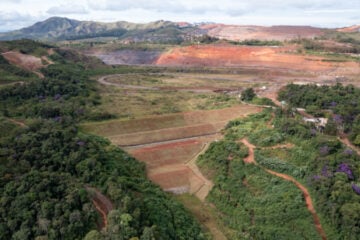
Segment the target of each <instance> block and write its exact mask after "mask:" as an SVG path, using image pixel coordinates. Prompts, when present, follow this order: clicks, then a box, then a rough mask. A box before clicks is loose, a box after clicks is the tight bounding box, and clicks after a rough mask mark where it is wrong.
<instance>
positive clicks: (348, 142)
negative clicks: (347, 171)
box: [338, 137, 360, 155]
mask: <svg viewBox="0 0 360 240" xmlns="http://www.w3.org/2000/svg"><path fill="white" fill-rule="evenodd" d="M338 139H339V141H340V142H342V143H343V144H344V145H346V146H347V147H349V148H351V149H352V150H354V151H355V152H356V153H357V154H358V155H360V149H359V148H358V147H356V146H355V145H353V144H352V143H351V142H350V140H349V139H348V138H347V137H346V138H341V137H338Z"/></svg>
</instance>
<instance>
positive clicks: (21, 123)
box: [7, 118, 28, 128]
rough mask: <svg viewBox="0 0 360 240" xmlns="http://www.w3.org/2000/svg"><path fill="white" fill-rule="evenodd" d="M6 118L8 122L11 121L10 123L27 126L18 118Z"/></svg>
mask: <svg viewBox="0 0 360 240" xmlns="http://www.w3.org/2000/svg"><path fill="white" fill-rule="evenodd" d="M7 120H9V121H10V122H12V123H14V124H16V125H18V126H20V127H22V128H27V127H28V126H27V125H26V124H25V123H23V122H20V121H18V120H15V119H13V118H7Z"/></svg>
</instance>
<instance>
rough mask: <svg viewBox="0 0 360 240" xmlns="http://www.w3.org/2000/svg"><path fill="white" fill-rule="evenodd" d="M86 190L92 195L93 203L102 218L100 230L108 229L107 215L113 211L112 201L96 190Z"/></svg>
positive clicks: (89, 188) (87, 188) (88, 188)
mask: <svg viewBox="0 0 360 240" xmlns="http://www.w3.org/2000/svg"><path fill="white" fill-rule="evenodd" d="M86 190H87V191H88V192H89V193H90V194H92V196H91V197H92V202H93V204H94V206H95V208H96V210H97V211H98V213H99V214H100V216H101V220H102V222H101V224H100V226H99V228H100V229H103V228H106V227H107V225H108V222H107V215H108V214H109V212H110V211H111V210H112V209H113V205H112V203H111V201H110V200H109V199H108V198H107V197H106V196H105V195H103V194H102V193H101V192H100V191H99V190H97V189H96V188H91V187H86Z"/></svg>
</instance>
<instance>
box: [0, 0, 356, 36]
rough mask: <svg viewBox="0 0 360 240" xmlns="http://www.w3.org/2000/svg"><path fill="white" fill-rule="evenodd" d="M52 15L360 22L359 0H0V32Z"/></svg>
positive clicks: (328, 23) (243, 21)
mask: <svg viewBox="0 0 360 240" xmlns="http://www.w3.org/2000/svg"><path fill="white" fill-rule="evenodd" d="M51 16H62V17H68V18H73V19H79V20H93V21H104V22H112V21H120V20H125V21H131V22H138V23H143V22H149V21H156V20H160V19H163V20H171V21H187V22H218V23H228V24H254V25H312V26H320V27H341V26H349V25H354V24H360V0H342V1H340V0H205V1H204V0H197V1H195V0H170V1H164V0H0V31H2V32H3V31H9V30H13V29H18V28H21V27H26V26H29V25H31V24H33V23H35V22H37V21H42V20H45V19H47V18H49V17H51Z"/></svg>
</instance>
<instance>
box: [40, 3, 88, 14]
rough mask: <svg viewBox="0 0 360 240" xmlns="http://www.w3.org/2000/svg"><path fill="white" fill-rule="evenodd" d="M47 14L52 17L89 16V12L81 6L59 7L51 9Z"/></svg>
mask: <svg viewBox="0 0 360 240" xmlns="http://www.w3.org/2000/svg"><path fill="white" fill-rule="evenodd" d="M46 13H48V14H51V15H67V14H87V13H89V11H88V10H87V9H86V8H85V7H84V6H81V5H72V4H71V5H65V4H63V5H59V6H54V7H51V8H49V9H48V10H47V11H46Z"/></svg>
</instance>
